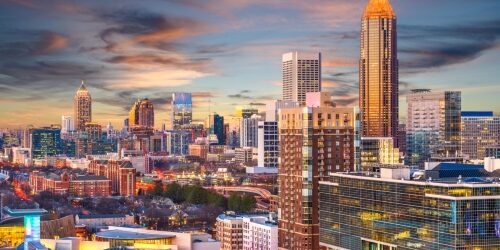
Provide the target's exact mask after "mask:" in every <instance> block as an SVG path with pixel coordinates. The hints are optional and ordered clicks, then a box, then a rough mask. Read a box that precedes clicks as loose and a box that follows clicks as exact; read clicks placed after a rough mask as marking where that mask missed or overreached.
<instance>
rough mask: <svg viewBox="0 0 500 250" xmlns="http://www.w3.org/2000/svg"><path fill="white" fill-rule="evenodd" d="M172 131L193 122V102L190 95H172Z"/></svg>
mask: <svg viewBox="0 0 500 250" xmlns="http://www.w3.org/2000/svg"><path fill="white" fill-rule="evenodd" d="M171 105H172V118H171V119H172V129H178V128H179V127H181V126H182V125H188V124H191V122H193V100H192V95H191V93H172V102H171Z"/></svg>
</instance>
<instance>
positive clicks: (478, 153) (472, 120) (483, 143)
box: [460, 111, 500, 160]
mask: <svg viewBox="0 0 500 250" xmlns="http://www.w3.org/2000/svg"><path fill="white" fill-rule="evenodd" d="M461 117H462V118H461V121H462V122H461V134H460V139H461V146H462V154H463V155H464V157H465V158H466V159H469V160H478V159H483V158H484V157H486V156H487V155H486V148H488V147H492V146H496V145H498V144H500V116H494V115H493V112H491V111H488V112H478V111H467V112H462V113H461Z"/></svg>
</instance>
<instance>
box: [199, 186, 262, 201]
mask: <svg viewBox="0 0 500 250" xmlns="http://www.w3.org/2000/svg"><path fill="white" fill-rule="evenodd" d="M205 188H206V189H214V190H216V191H218V192H245V193H252V194H256V195H259V196H261V197H262V198H264V199H267V200H269V199H270V198H271V195H272V194H271V192H269V191H268V190H266V189H263V188H258V187H246V186H239V187H237V186H222V187H218V186H214V187H205Z"/></svg>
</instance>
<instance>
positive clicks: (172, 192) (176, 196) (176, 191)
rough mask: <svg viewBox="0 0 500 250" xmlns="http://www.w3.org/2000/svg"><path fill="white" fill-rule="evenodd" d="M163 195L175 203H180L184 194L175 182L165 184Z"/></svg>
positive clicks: (183, 199)
mask: <svg viewBox="0 0 500 250" xmlns="http://www.w3.org/2000/svg"><path fill="white" fill-rule="evenodd" d="M165 196H167V197H168V198H170V199H171V200H172V201H173V202H175V203H182V202H184V201H185V198H184V195H183V193H182V187H181V185H179V184H177V183H176V182H174V183H170V184H168V185H167V190H166V191H165Z"/></svg>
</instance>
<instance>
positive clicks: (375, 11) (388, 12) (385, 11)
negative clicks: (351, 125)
mask: <svg viewBox="0 0 500 250" xmlns="http://www.w3.org/2000/svg"><path fill="white" fill-rule="evenodd" d="M363 18H368V19H369V18H396V14H395V13H394V10H393V9H392V6H391V3H390V1H389V0H370V1H369V2H368V5H366V8H365V12H364V13H363Z"/></svg>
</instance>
